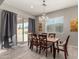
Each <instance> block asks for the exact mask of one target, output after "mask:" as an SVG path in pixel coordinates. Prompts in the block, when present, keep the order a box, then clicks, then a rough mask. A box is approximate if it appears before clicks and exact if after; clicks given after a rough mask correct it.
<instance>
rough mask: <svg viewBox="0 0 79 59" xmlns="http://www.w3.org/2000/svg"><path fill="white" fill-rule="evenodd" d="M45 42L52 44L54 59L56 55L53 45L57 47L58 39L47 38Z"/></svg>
mask: <svg viewBox="0 0 79 59" xmlns="http://www.w3.org/2000/svg"><path fill="white" fill-rule="evenodd" d="M47 41H48V42H52V45H53V58H54V59H55V55H56V49H55V43H57V45H58V41H59V38H51V37H48V38H47Z"/></svg>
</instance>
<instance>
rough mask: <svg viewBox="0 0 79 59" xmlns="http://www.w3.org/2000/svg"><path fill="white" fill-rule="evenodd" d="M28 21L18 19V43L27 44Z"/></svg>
mask: <svg viewBox="0 0 79 59" xmlns="http://www.w3.org/2000/svg"><path fill="white" fill-rule="evenodd" d="M27 40H28V20H27V19H25V18H22V17H18V18H17V42H22V43H23V42H27Z"/></svg>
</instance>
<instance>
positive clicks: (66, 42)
mask: <svg viewBox="0 0 79 59" xmlns="http://www.w3.org/2000/svg"><path fill="white" fill-rule="evenodd" d="M69 38H70V35H68V37H67V39H66V41H65V44H64V45H65V47H67V45H68V41H69Z"/></svg>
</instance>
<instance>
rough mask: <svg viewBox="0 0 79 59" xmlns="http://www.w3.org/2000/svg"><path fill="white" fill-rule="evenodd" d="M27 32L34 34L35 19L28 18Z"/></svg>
mask: <svg viewBox="0 0 79 59" xmlns="http://www.w3.org/2000/svg"><path fill="white" fill-rule="evenodd" d="M28 32H29V33H35V19H32V18H29V25H28Z"/></svg>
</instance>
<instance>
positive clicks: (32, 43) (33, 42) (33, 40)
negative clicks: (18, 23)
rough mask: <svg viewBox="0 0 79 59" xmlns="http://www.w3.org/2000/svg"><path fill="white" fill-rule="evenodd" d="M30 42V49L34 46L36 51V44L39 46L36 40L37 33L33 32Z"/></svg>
mask: <svg viewBox="0 0 79 59" xmlns="http://www.w3.org/2000/svg"><path fill="white" fill-rule="evenodd" d="M31 36H32V37H31V44H30V49H32V50H33V47H34V46H36V52H38V46H39V42H38V40H39V39H38V38H37V34H36V33H33V34H32V35H31Z"/></svg>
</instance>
